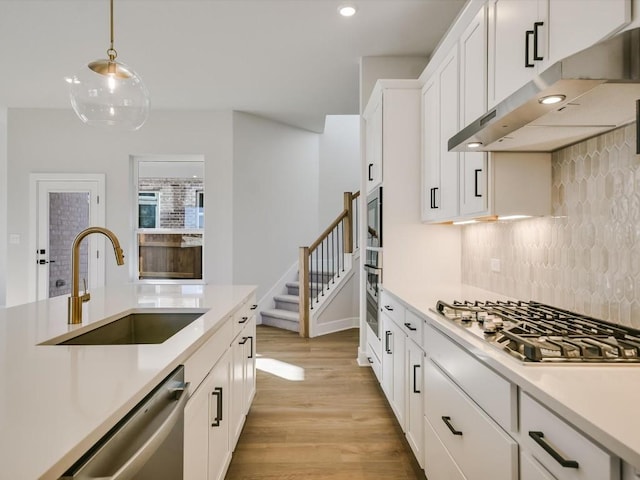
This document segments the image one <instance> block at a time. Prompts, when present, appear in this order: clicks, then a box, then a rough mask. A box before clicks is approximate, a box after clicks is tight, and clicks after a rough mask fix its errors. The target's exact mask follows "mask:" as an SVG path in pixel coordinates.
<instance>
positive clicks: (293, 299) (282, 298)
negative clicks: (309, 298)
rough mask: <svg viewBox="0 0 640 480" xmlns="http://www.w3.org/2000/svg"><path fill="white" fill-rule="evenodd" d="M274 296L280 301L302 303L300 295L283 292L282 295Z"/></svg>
mask: <svg viewBox="0 0 640 480" xmlns="http://www.w3.org/2000/svg"><path fill="white" fill-rule="evenodd" d="M273 298H274V299H275V300H277V301H279V302H288V303H300V297H299V296H298V295H289V294H284V293H283V294H281V295H276V296H275V297H273Z"/></svg>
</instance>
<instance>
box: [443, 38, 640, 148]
mask: <svg viewBox="0 0 640 480" xmlns="http://www.w3.org/2000/svg"><path fill="white" fill-rule="evenodd" d="M550 95H564V97H565V99H564V100H563V101H562V102H561V103H556V104H555V105H543V104H541V103H540V102H539V99H540V98H542V97H546V96H550ZM638 99H640V29H634V30H629V31H627V32H623V33H621V34H619V35H617V36H615V37H612V38H611V39H608V40H606V41H604V42H602V43H599V44H597V45H595V46H593V47H590V48H588V49H586V50H583V51H581V52H579V53H577V54H575V55H572V56H570V57H568V58H566V59H564V60H562V61H559V62H557V63H555V64H553V65H552V66H551V67H549V68H548V69H546V70H545V71H544V72H542V73H541V74H540V75H537V76H536V77H535V78H534V79H533V80H531V81H530V82H529V83H527V84H526V85H525V86H524V87H522V88H521V89H520V90H518V91H517V92H515V93H514V94H512V95H511V96H509V97H507V98H506V99H505V100H503V101H502V102H500V103H499V104H498V105H497V106H495V107H494V108H492V109H491V110H490V111H489V112H488V113H486V114H485V115H483V116H482V117H480V118H479V119H477V120H476V121H475V122H473V123H471V124H470V125H468V126H466V127H465V128H464V129H463V130H461V131H460V132H459V133H457V134H456V135H454V136H453V137H451V138H450V139H449V144H448V147H449V151H455V152H464V151H472V152H477V151H487V152H495V151H520V152H550V151H553V150H557V149H558V148H561V147H564V146H566V145H570V144H572V143H576V142H578V141H580V140H583V139H586V138H589V137H592V136H594V135H598V134H601V133H604V132H606V131H608V130H612V129H614V128H616V127H618V126H620V125H624V124H626V123H630V122H632V121H634V120H635V118H636V100H638ZM473 142H480V143H481V145H480V146H479V147H475V148H472V147H469V144H470V143H473Z"/></svg>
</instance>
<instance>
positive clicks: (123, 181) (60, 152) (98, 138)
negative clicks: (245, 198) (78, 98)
mask: <svg viewBox="0 0 640 480" xmlns="http://www.w3.org/2000/svg"><path fill="white" fill-rule="evenodd" d="M0 131H1V128H0ZM232 133H233V132H232V114H231V112H207V111H152V113H151V116H150V118H149V121H148V122H147V123H146V124H145V126H144V127H143V128H142V129H141V130H139V131H138V132H112V131H104V130H100V129H94V128H90V127H87V126H85V125H83V124H82V123H81V122H80V121H79V120H78V119H77V118H76V117H75V115H74V113H73V112H72V111H71V110H53V109H52V110H44V109H9V111H8V154H7V158H8V178H10V182H9V183H8V188H7V190H6V191H7V201H8V204H9V205H11V208H10V209H9V211H8V212H7V214H6V216H4V215H3V214H2V211H1V210H0V225H3V224H4V221H3V220H4V218H6V219H7V222H6V225H7V233H8V234H12V233H15V234H19V235H20V238H21V243H20V244H19V245H13V244H10V245H8V247H7V251H8V260H7V269H6V271H7V305H14V304H18V303H24V302H27V301H29V300H30V299H29V298H28V296H27V291H28V287H29V285H28V277H29V275H28V266H30V265H34V268H35V262H34V261H33V260H34V257H33V255H32V252H29V251H28V250H29V249H28V243H29V241H28V239H29V234H30V232H31V231H33V229H34V226H32V225H30V224H29V173H32V172H41V173H53V172H61V173H63V172H66V173H68V172H77V173H105V174H106V197H107V204H106V225H107V227H108V228H110V229H112V230H113V231H114V233H115V234H116V235H117V236H118V237H119V238H120V240H121V243H122V244H123V247H124V249H125V255H127V258H126V259H125V261H126V262H127V263H129V262H131V261H135V254H134V251H135V250H134V249H133V246H132V245H131V235H130V232H131V229H132V228H133V221H132V208H131V199H132V193H131V177H130V159H129V157H130V155H145V154H202V155H204V157H205V162H206V163H205V190H206V192H207V195H206V200H205V201H206V205H205V208H206V210H207V224H206V230H205V236H206V240H205V241H206V248H205V275H206V279H207V281H208V282H209V283H230V282H231V281H232V278H233V270H232V245H233V238H232V227H233V222H232V209H231V207H230V206H231V204H232V163H233V158H232V153H233V150H232ZM0 140H1V138H0ZM1 163H2V157H1V154H0V166H1ZM1 178H2V174H1V168H0V182H1ZM2 191H4V189H2ZM0 208H1V207H0ZM0 228H1V227H0ZM0 233H1V230H0ZM3 237H4V238H6V235H4V236H3ZM1 248H2V247H1V244H0V254H1V253H2V252H1ZM112 260H113V259H112V258H109V259H107V265H106V274H107V282H126V281H129V280H130V278H131V277H130V270H129V269H128V268H123V267H117V266H116V264H115V261H112Z"/></svg>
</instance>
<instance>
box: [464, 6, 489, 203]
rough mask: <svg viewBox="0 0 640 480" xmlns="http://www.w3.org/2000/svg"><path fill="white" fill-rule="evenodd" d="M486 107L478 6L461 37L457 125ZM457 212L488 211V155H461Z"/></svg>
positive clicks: (482, 18)
mask: <svg viewBox="0 0 640 480" xmlns="http://www.w3.org/2000/svg"><path fill="white" fill-rule="evenodd" d="M486 110H487V20H486V12H485V9H481V10H480V12H478V15H477V16H476V18H475V19H474V20H473V22H472V23H471V25H469V27H468V28H467V30H465V32H464V33H463V34H462V37H461V38H460V127H461V128H463V127H465V126H466V125H468V124H470V123H471V122H473V121H474V120H476V119H478V118H480V117H481V116H482V115H484V114H485V113H486ZM460 169H461V176H460V215H461V216H477V215H483V214H484V215H486V214H488V207H489V205H488V192H487V154H486V153H482V152H464V153H461V154H460Z"/></svg>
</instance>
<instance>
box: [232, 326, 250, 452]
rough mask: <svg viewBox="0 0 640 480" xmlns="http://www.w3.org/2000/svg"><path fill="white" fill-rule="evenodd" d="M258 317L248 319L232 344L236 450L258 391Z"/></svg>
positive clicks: (233, 433)
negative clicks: (256, 344)
mask: <svg viewBox="0 0 640 480" xmlns="http://www.w3.org/2000/svg"><path fill="white" fill-rule="evenodd" d="M255 338H256V317H255V316H250V317H248V318H247V321H246V323H245V326H244V328H243V329H242V330H241V331H240V333H239V334H238V336H237V337H236V338H234V339H233V342H232V343H231V352H232V358H233V361H232V370H231V391H232V397H233V402H232V404H231V414H230V419H231V422H230V424H231V432H230V433H231V447H232V449H235V446H236V443H238V438H239V437H240V433H241V432H242V427H243V426H244V421H245V418H246V415H247V413H248V412H249V408H250V406H251V402H252V401H253V397H254V395H255V391H256V373H255V372H256V363H255V362H256V360H255V343H256V342H255Z"/></svg>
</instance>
